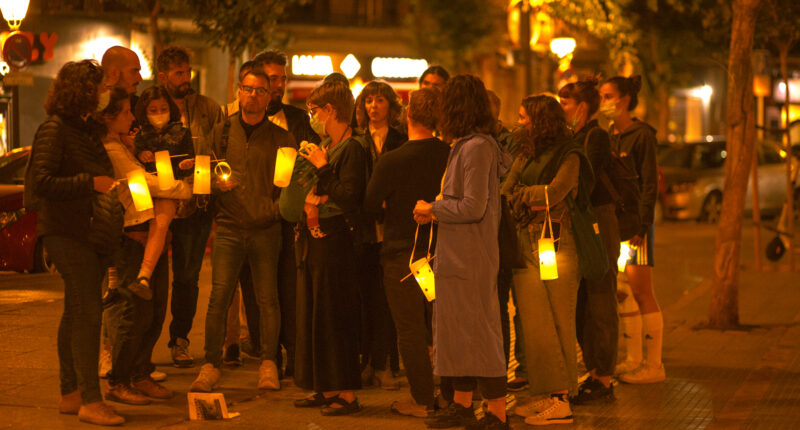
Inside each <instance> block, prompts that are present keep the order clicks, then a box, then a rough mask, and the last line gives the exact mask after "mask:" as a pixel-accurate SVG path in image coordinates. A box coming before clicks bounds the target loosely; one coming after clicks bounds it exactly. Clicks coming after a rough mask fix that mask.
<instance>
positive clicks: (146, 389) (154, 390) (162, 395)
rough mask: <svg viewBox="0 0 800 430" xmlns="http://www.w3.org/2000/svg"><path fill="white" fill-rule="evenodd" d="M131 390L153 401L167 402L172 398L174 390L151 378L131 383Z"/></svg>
mask: <svg viewBox="0 0 800 430" xmlns="http://www.w3.org/2000/svg"><path fill="white" fill-rule="evenodd" d="M131 388H133V389H134V390H137V391H139V392H140V393H142V394H144V395H145V396H147V397H150V398H152V399H160V400H167V399H171V398H172V390H169V389H167V388H166V387H164V386H163V385H161V384H159V383H158V382H156V381H154V380H152V379H150V378H145V379H142V380H141V381H136V382H133V383H131Z"/></svg>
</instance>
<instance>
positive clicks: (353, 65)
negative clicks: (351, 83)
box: [339, 54, 361, 79]
mask: <svg viewBox="0 0 800 430" xmlns="http://www.w3.org/2000/svg"><path fill="white" fill-rule="evenodd" d="M339 68H340V69H342V72H344V75H345V76H347V79H353V78H354V77H355V76H356V73H358V71H359V70H361V63H359V62H358V60H357V59H356V56H355V55H353V54H347V57H344V60H343V61H342V63H341V64H339Z"/></svg>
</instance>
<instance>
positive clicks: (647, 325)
mask: <svg viewBox="0 0 800 430" xmlns="http://www.w3.org/2000/svg"><path fill="white" fill-rule="evenodd" d="M642 321H644V339H645V342H646V343H647V363H648V365H649V366H650V367H658V366H660V365H661V349H662V347H663V344H664V316H663V315H662V314H661V312H660V311H659V312H652V313H649V314H644V315H642Z"/></svg>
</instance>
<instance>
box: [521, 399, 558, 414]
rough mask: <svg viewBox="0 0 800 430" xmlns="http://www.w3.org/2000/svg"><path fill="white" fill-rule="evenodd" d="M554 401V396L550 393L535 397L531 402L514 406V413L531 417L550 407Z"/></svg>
mask: <svg viewBox="0 0 800 430" xmlns="http://www.w3.org/2000/svg"><path fill="white" fill-rule="evenodd" d="M553 402H555V400H554V397H552V396H550V395H549V394H545V395H543V396H539V397H534V398H533V399H532V400H531V401H530V402H528V403H526V404H524V405H520V406H517V407H516V408H514V415H516V416H518V417H529V416H532V415H536V414H538V413H539V412H542V411H543V410H545V409H547V408H549V407H550V406H551V405H552V404H553Z"/></svg>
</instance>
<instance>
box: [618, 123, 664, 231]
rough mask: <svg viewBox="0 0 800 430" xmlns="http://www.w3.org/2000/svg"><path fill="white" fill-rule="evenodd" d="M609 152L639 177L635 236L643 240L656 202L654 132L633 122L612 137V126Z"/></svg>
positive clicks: (656, 167) (647, 126) (656, 181)
mask: <svg viewBox="0 0 800 430" xmlns="http://www.w3.org/2000/svg"><path fill="white" fill-rule="evenodd" d="M609 130H610V132H609V137H610V138H611V152H612V154H614V156H616V157H619V159H620V160H622V161H623V162H624V163H625V164H627V165H628V166H629V167H631V169H632V170H634V171H636V173H637V174H638V175H639V189H640V190H641V199H640V200H639V214H640V215H641V220H642V226H641V228H640V230H639V235H640V236H644V234H645V233H647V231H648V230H649V229H650V226H651V225H652V224H653V216H654V212H655V207H656V199H657V198H658V165H657V163H656V144H657V141H656V130H655V129H654V128H653V127H651V126H650V125H649V124H647V123H645V122H642V121H639V120H638V119H636V118H634V119H633V124H631V126H630V127H628V128H627V129H626V130H625V131H623V132H622V133H619V134H612V133H613V130H614V125H613V124H612V125H611V127H610V128H609Z"/></svg>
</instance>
